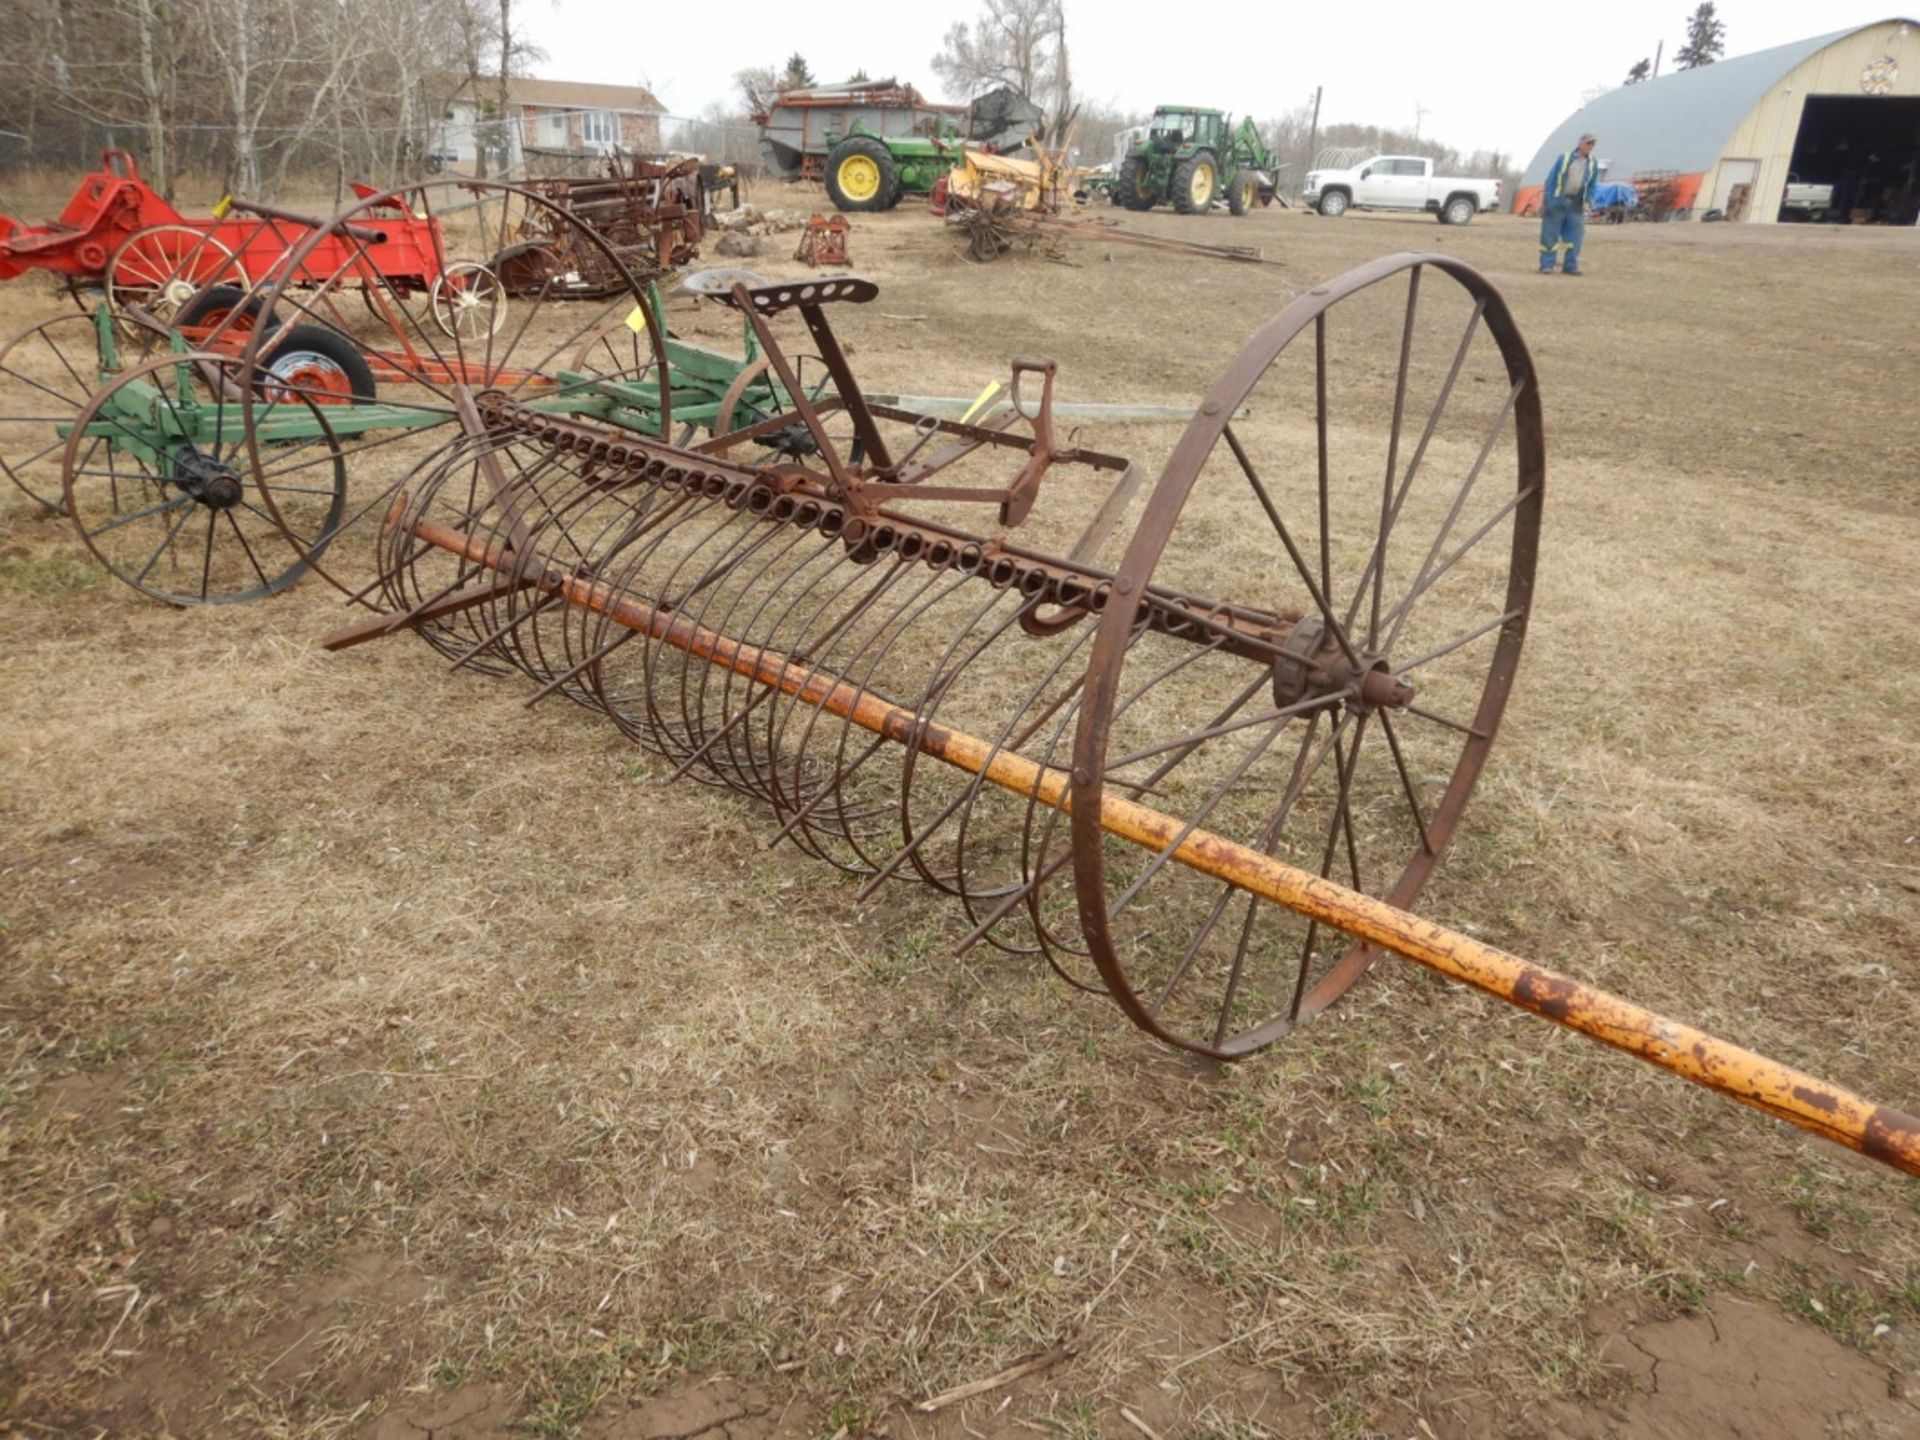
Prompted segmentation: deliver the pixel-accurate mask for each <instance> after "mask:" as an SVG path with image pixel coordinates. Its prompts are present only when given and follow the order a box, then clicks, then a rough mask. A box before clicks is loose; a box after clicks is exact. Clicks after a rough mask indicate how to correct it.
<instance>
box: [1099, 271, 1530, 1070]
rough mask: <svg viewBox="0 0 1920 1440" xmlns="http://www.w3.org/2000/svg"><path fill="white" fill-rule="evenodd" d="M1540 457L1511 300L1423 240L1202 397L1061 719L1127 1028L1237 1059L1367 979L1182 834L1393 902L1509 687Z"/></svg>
mask: <svg viewBox="0 0 1920 1440" xmlns="http://www.w3.org/2000/svg"><path fill="white" fill-rule="evenodd" d="M1383 351H1384V352H1385V353H1387V354H1389V355H1393V356H1395V357H1396V358H1395V359H1394V361H1393V362H1392V363H1389V364H1376V363H1374V362H1373V361H1372V360H1371V359H1370V358H1368V359H1361V358H1360V357H1362V356H1365V357H1371V356H1374V355H1377V354H1380V353H1382V352H1383ZM1544 474H1545V461H1544V450H1543V445H1542V437H1541V427H1540V408H1539V391H1538V386H1537V383H1536V381H1535V378H1534V373H1533V367H1532V363H1531V361H1530V360H1529V358H1528V356H1527V352H1526V349H1525V346H1524V345H1523V344H1522V343H1521V340H1520V337H1519V334H1518V332H1517V330H1516V329H1515V327H1514V324H1513V321H1512V318H1511V316H1510V315H1509V313H1508V311H1507V308H1506V305H1505V303H1504V302H1503V301H1502V300H1501V299H1500V297H1499V295H1498V293H1497V292H1495V291H1494V290H1493V288H1492V287H1491V286H1490V285H1488V284H1487V282H1486V281H1485V280H1483V279H1482V278H1481V277H1480V276H1479V275H1478V274H1477V273H1476V272H1474V271H1473V270H1472V269H1471V268H1469V267H1467V266H1465V265H1463V264H1461V263H1459V262H1458V261H1455V260H1451V259H1448V258H1446V257H1442V256H1436V255H1402V256H1394V257H1389V258H1388V259H1385V260H1381V261H1377V262H1375V263H1374V264H1372V265H1368V266H1365V267H1362V268H1361V269H1358V270H1355V271H1353V272H1352V273H1350V274H1348V275H1347V276H1345V277H1343V278H1342V279H1340V280H1338V281H1336V282H1334V283H1332V284H1329V285H1326V286H1323V287H1320V288H1319V289H1316V290H1314V291H1313V292H1311V293H1310V294H1308V295H1306V296H1303V297H1301V298H1300V299H1299V300H1297V301H1295V302H1294V303H1293V304H1291V305H1289V306H1288V307H1287V309H1286V310H1284V311H1282V312H1281V314H1280V315H1279V316H1278V317H1276V318H1275V319H1274V321H1273V322H1272V323H1271V324H1269V325H1268V326H1267V327H1266V328H1265V329H1264V330H1262V331H1261V332H1260V334H1258V335H1257V336H1256V337H1255V338H1254V339H1253V341H1252V342H1251V343H1250V344H1249V345H1248V346H1247V348H1246V349H1245V350H1244V351H1242V353H1241V354H1240V356H1239V358H1238V359H1237V360H1236V361H1235V362H1234V363H1233V365H1231V366H1230V367H1229V368H1228V370H1227V371H1226V373H1225V374H1224V375H1223V376H1222V377H1221V379H1220V380H1219V382H1218V383H1216V385H1215V386H1214V388H1213V389H1212V391H1211V392H1210V393H1209V394H1208V396H1207V399H1206V401H1205V403H1204V405H1203V406H1202V408H1201V411H1200V413H1199V414H1198V415H1197V416H1196V417H1195V419H1194V420H1193V422H1192V423H1191V425H1190V426H1189V427H1188V429H1187V431H1186V433H1185V435H1184V436H1183V437H1182V438H1181V440H1180V442H1179V444H1178V446H1177V447H1176V449H1175V451H1174V453H1173V455H1172V457H1171V458H1170V460H1169V461H1168V464H1167V467H1166V470H1165V472H1164V473H1163V474H1162V476H1161V479H1160V481H1159V484H1158V487H1157V488H1156V490H1155V491H1154V493H1153V496H1152V499H1151V500H1150V502H1149V503H1148V506H1147V508H1146V511H1145V513H1144V515H1143V517H1142V520H1141V523H1140V526H1139V528H1138V529H1137V531H1136V532H1135V534H1134V536H1133V538H1132V540H1131V542H1130V543H1129V545H1128V548H1127V551H1126V553H1125V556H1124V558H1123V559H1122V561H1121V563H1120V566H1119V570H1118V574H1117V576H1116V578H1115V580H1114V583H1113V592H1114V599H1113V602H1111V603H1109V604H1108V606H1107V607H1106V610H1105V612H1104V613H1103V615H1102V616H1101V619H1100V629H1099V633H1098V636H1097V639H1096V641H1095V645H1094V654H1093V657H1092V660H1091V661H1090V663H1089V669H1088V681H1087V692H1086V699H1085V703H1084V705H1083V706H1082V708H1081V711H1080V714H1079V716H1078V718H1077V724H1076V730H1075V735H1074V747H1073V759H1072V766H1073V782H1072V786H1071V792H1072V812H1073V813H1072V829H1073V836H1074V841H1075V846H1074V857H1073V867H1074V872H1075V887H1076V892H1077V899H1078V906H1079V911H1080V922H1081V928H1082V932H1083V934H1084V936H1085V938H1086V941H1087V944H1088V948H1089V950H1090V952H1091V954H1092V956H1093V959H1094V962H1095V964H1096V965H1097V967H1098V968H1099V971H1100V973H1101V975H1102V977H1103V978H1104V979H1105V981H1106V982H1107V986H1108V988H1109V990H1110V991H1111V993H1112V994H1113V996H1114V998H1115V1000H1116V1001H1118V1003H1119V1004H1120V1005H1121V1006H1122V1008H1124V1009H1125V1010H1126V1011H1127V1013H1128V1014H1129V1015H1130V1016H1131V1018H1133V1020H1134V1021H1135V1022H1136V1023H1137V1024H1139V1025H1140V1026H1141V1027H1142V1028H1144V1029H1146V1030H1148V1031H1150V1032H1151V1033H1153V1034H1154V1035H1157V1036H1159V1037H1160V1038H1162V1039H1164V1040H1167V1041H1169V1042H1171V1043H1174V1044H1177V1045H1181V1046H1184V1047H1186V1048H1188V1049H1191V1050H1195V1051H1199V1052H1201V1053H1203V1054H1207V1055H1212V1056H1217V1057H1221V1058H1230V1057H1233V1056H1238V1055H1243V1054H1246V1053H1248V1052H1249V1051H1252V1050H1255V1049H1258V1048H1260V1047H1261V1046H1263V1045H1266V1044H1269V1043H1271V1042H1273V1041H1274V1040H1277V1039H1279V1038H1280V1037H1281V1036H1283V1035H1285V1034H1286V1033H1287V1032H1288V1031H1289V1030H1291V1029H1292V1028H1293V1027H1294V1026H1295V1025H1296V1024H1298V1023H1299V1022H1300V1021H1302V1020H1304V1019H1306V1018H1308V1017H1310V1016H1312V1015H1313V1014H1315V1013H1316V1012H1318V1011H1319V1010H1321V1009H1323V1008H1324V1007H1325V1006H1326V1005H1328V1004H1329V1003H1331V1002H1332V1001H1333V1000H1334V999H1336V998H1337V997H1338V996H1339V995H1341V994H1342V993H1344V992H1345V991H1346V990H1347V988H1348V987H1349V986H1351V985H1352V984H1353V982H1354V981H1355V980H1356V979H1358V978H1359V976H1360V975H1361V974H1362V973H1363V972H1364V971H1365V969H1366V968H1367V966H1368V964H1369V963H1370V962H1371V960H1372V958H1373V952H1372V951H1371V950H1370V949H1369V947H1366V946H1364V945H1360V944H1358V943H1356V942H1353V941H1351V940H1350V939H1348V937H1346V936H1344V935H1342V934H1339V933H1338V932H1334V931H1331V930H1329V929H1328V928H1327V927H1325V926H1322V925H1319V924H1316V923H1313V922H1309V921H1308V920H1306V919H1305V918H1304V917H1302V916H1300V915H1298V914H1296V913H1294V912H1293V911H1290V910H1286V909H1284V908H1282V907H1280V906H1276V905H1272V904H1268V903H1266V902H1264V901H1257V900H1255V899H1254V898H1253V897H1252V896H1251V895H1250V894H1248V893H1247V892H1246V891H1245V890H1243V889H1240V888H1236V887H1234V886H1232V885H1229V884H1227V883H1224V882H1223V881H1221V880H1218V879H1212V878H1209V877H1207V876H1205V875H1203V874H1201V873H1199V872H1198V871H1196V870H1193V869H1189V868H1187V867H1186V866H1184V865H1182V864H1181V863H1180V861H1179V859H1178V858H1177V855H1176V852H1177V851H1178V850H1179V848H1180V847H1181V846H1182V845H1185V844H1197V845H1204V844H1205V841H1206V838H1207V837H1208V836H1209V835H1214V836H1222V837H1225V838H1226V839H1228V840H1231V841H1234V842H1236V843H1238V844H1240V845H1242V846H1246V847H1248V848H1250V849H1252V850H1255V851H1258V852H1260V853H1262V854H1264V855H1267V856H1271V857H1273V858H1274V859H1276V860H1279V861H1281V862H1283V863H1285V864H1287V865H1289V866H1292V867H1294V868H1295V869H1297V870H1300V871H1305V872H1308V873H1309V874H1311V875H1314V876H1319V877H1324V878H1326V879H1330V880H1332V881H1335V882H1337V883H1339V884H1340V885H1343V886H1346V887H1348V888H1350V889H1352V890H1356V891H1360V892H1363V893H1365V894H1367V895H1370V896H1375V897H1378V898H1381V899H1384V900H1386V901H1387V902H1389V903H1391V904H1394V905H1399V906H1402V907H1405V906H1407V905H1409V904H1410V903H1411V902H1412V901H1413V899H1414V897H1415V896H1416V895H1417V894H1418V893H1419V891H1420V889H1421V887H1422V885H1424V884H1425V882H1426V880H1427V878H1428V876H1429V875H1430V874H1431V872H1432V870H1433V868H1434V865H1435V863H1436V862H1437V861H1438V859H1439V857H1440V855H1441V853H1442V852H1443V851H1444V850H1445V848H1446V846H1447V844H1448V841H1449V840H1450V839H1451V838H1452V836H1453V834H1454V832H1455V830H1456V828H1457V826H1458V824H1459V821H1460V817H1461V814H1462V812H1463V811H1464V809H1465V807H1466V804H1467V800H1468V797H1469V796H1470V794H1471V793H1472V791H1473V788H1474V783H1475V781H1476V780H1477V778H1478V776H1479V774H1480V770H1481V767H1482V765H1483V764H1484V762H1485V759H1486V755H1487V751H1488V748H1489V747H1490V746H1491V744H1492V742H1493V738H1494V735H1495V733H1496V731H1497V730H1498V728H1499V724H1500V717H1501V714H1502V712H1503V710H1504V709H1505V706H1506V702H1507V697H1508V694H1509V691H1510V690H1511V687H1512V684H1513V677H1514V671H1515V668H1516V666H1517V664H1518V661H1519V655H1520V648H1521V644H1522V641H1523V639H1524V637H1525V633H1526V624H1527V618H1528V613H1529V609H1530V606H1531V598H1532V590H1533V571H1534V559H1535V549H1536V544H1537V540H1538V533H1539V520H1540V505H1541V491H1542V485H1543V482H1544ZM1129 801H1137V802H1138V803H1139V804H1141V805H1144V806H1146V807H1149V808H1150V809H1151V810H1154V811H1157V812H1159V813H1161V814H1162V815H1166V816H1170V817H1172V818H1173V820H1174V822H1175V828H1174V829H1173V830H1171V831H1169V832H1167V833H1166V834H1164V835H1161V836H1159V837H1158V839H1157V845H1158V848H1157V849H1145V850H1143V849H1141V848H1139V847H1137V846H1135V845H1133V844H1130V843H1128V842H1126V841H1122V840H1119V839H1117V838H1114V837H1112V836H1109V835H1108V834H1107V833H1106V832H1105V831H1103V829H1102V827H1101V823H1100V819H1101V808H1102V805H1103V804H1106V803H1109V802H1111V803H1112V804H1113V805H1115V806H1116V807H1124V805H1125V804H1126V802H1129ZM1116 813H1118V812H1117V809H1116Z"/></svg>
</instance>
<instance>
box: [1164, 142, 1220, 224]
mask: <svg viewBox="0 0 1920 1440" xmlns="http://www.w3.org/2000/svg"><path fill="white" fill-rule="evenodd" d="M1172 189H1173V208H1174V209H1176V210H1178V211H1179V212H1180V213H1181V214H1182V215H1204V214H1206V213H1207V211H1208V209H1210V208H1211V207H1212V205H1213V197H1214V195H1215V194H1216V193H1217V192H1218V191H1219V189H1220V170H1219V167H1218V165H1217V163H1216V162H1215V160H1214V158H1213V156H1211V155H1209V154H1208V153H1207V152H1206V151H1204V150H1202V151H1201V152H1200V153H1199V154H1198V155H1189V156H1188V157H1187V158H1186V159H1185V160H1182V161H1181V162H1180V163H1179V164H1178V165H1176V166H1174V167H1173V186H1172Z"/></svg>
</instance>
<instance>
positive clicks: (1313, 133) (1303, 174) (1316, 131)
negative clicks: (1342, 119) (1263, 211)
mask: <svg viewBox="0 0 1920 1440" xmlns="http://www.w3.org/2000/svg"><path fill="white" fill-rule="evenodd" d="M1322 88H1323V87H1322V86H1319V85H1316V86H1314V87H1313V120H1312V122H1311V123H1310V124H1309V125H1308V126H1307V163H1306V165H1305V166H1304V167H1303V168H1302V169H1301V171H1300V183H1302V184H1305V183H1306V178H1307V171H1308V170H1311V169H1312V168H1313V147H1314V146H1315V145H1317V144H1319V143H1320V91H1321V90H1322Z"/></svg>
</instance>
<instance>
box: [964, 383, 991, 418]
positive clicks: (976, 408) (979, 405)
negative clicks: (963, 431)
mask: <svg viewBox="0 0 1920 1440" xmlns="http://www.w3.org/2000/svg"><path fill="white" fill-rule="evenodd" d="M999 393H1000V382H999V381H998V380H990V381H988V382H987V388H986V389H984V390H982V391H981V392H980V398H979V399H978V400H975V401H974V402H973V404H971V405H969V406H968V407H967V413H966V414H964V415H962V416H961V417H960V423H961V424H962V425H965V424H966V423H967V422H968V421H969V420H971V419H973V417H974V416H976V415H978V414H979V413H980V412H981V410H982V409H984V408H985V407H986V404H987V402H988V401H989V400H991V399H993V397H994V396H995V395H997V394H999Z"/></svg>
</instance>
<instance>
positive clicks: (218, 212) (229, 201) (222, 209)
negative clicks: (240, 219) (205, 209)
mask: <svg viewBox="0 0 1920 1440" xmlns="http://www.w3.org/2000/svg"><path fill="white" fill-rule="evenodd" d="M231 209H233V196H231V195H222V196H221V197H220V198H219V199H218V200H216V201H214V202H213V218H214V219H216V220H224V219H226V218H227V212H228V211H229V210H231Z"/></svg>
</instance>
